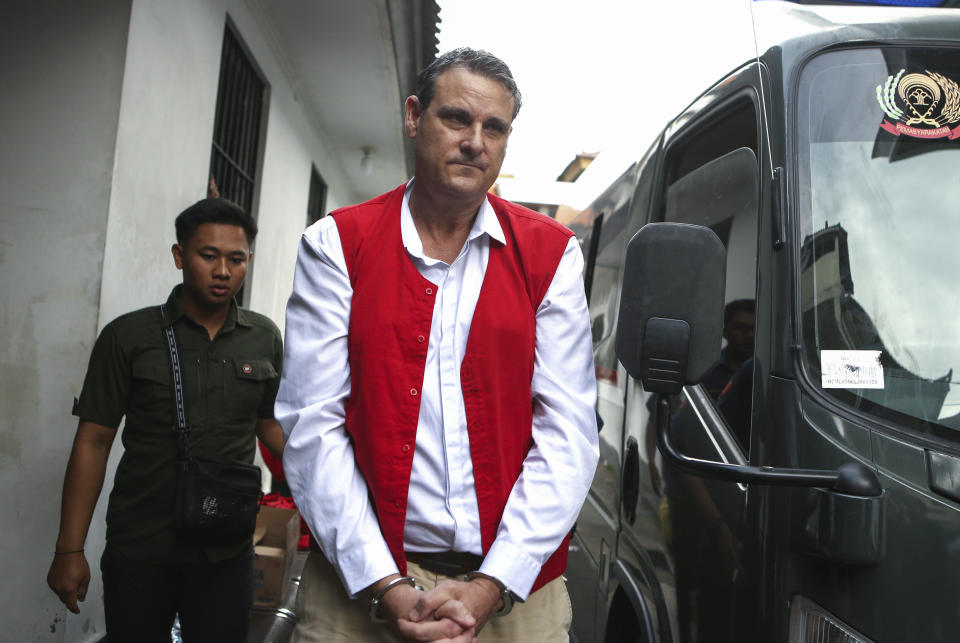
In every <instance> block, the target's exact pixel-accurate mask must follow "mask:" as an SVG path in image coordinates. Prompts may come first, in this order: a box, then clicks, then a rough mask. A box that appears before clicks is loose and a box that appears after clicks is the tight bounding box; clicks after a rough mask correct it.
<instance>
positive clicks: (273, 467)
mask: <svg viewBox="0 0 960 643" xmlns="http://www.w3.org/2000/svg"><path fill="white" fill-rule="evenodd" d="M257 446H258V447H260V455H261V456H262V457H263V463H264V464H265V465H267V469H269V470H270V475H272V476H273V479H274V480H276V481H277V482H284V481H286V479H287V477H286V476H285V475H283V462H281V461H280V458H278V457H277V456H275V455H273V454H272V453H270V449H268V448H267V445H265V444H264V443H263V442H261V441H260V440H257Z"/></svg>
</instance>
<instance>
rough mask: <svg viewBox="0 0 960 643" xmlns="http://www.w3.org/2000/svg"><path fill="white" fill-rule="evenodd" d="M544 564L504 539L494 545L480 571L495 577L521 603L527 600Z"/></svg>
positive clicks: (494, 542)
mask: <svg viewBox="0 0 960 643" xmlns="http://www.w3.org/2000/svg"><path fill="white" fill-rule="evenodd" d="M541 567H542V564H541V563H539V562H537V560H536V559H535V558H534V557H533V556H531V555H530V554H528V553H527V552H525V551H523V550H522V549H520V548H519V547H517V546H516V545H514V544H513V543H511V542H508V541H506V540H503V539H497V540H495V541H493V545H492V546H491V547H490V550H489V551H488V552H487V555H486V557H484V559H483V564H482V565H480V569H479V570H478V571H480V572H482V573H484V574H486V575H487V576H493V577H494V578H496V579H497V580H498V581H500V582H501V583H503V584H504V586H505V587H506V588H507V589H509V590H510V591H511V592H513V593H514V594H515V595H516V596H517V597H518V598H519V599H520V600H521V601H525V600H527V596H529V595H530V588H531V587H533V583H534V582H535V581H536V580H537V576H539V575H540V569H541Z"/></svg>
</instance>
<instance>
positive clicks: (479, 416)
mask: <svg viewBox="0 0 960 643" xmlns="http://www.w3.org/2000/svg"><path fill="white" fill-rule="evenodd" d="M404 188H405V186H400V187H398V188H397V189H395V190H393V191H391V192H388V193H386V194H383V195H380V196H379V197H376V198H375V199H373V200H371V201H368V202H366V203H363V204H360V205H355V206H350V207H347V208H343V209H340V210H337V211H335V212H333V213H332V216H333V217H334V218H335V219H336V222H337V230H338V231H339V233H340V240H341V242H342V244H343V251H344V257H345V259H346V263H347V270H348V272H349V275H350V283H351V285H352V286H353V301H352V305H351V311H350V329H349V338H348V350H349V354H350V386H351V388H350V398H349V399H348V401H347V404H346V430H347V432H348V433H349V434H350V436H351V438H352V439H353V446H354V451H355V453H356V458H357V465H358V466H359V468H360V471H361V473H363V476H364V478H365V479H366V482H367V486H368V487H369V489H370V491H371V493H372V495H373V500H374V505H375V507H376V511H377V516H378V518H379V521H380V529H381V531H382V532H383V537H384V539H385V540H386V542H387V545H388V547H389V548H390V552H391V554H393V558H394V560H395V561H396V563H397V567H399V569H400V573H401V574H406V569H407V561H406V558H405V557H404V553H403V530H404V521H405V517H406V507H407V490H408V487H409V485H410V471H411V468H412V466H413V451H414V446H415V443H416V436H417V419H418V417H419V415H420V388H421V385H422V384H423V373H424V368H425V364H426V359H427V344H428V343H429V337H430V326H431V321H432V319H433V305H434V298H435V296H436V286H435V285H434V284H433V283H431V282H430V281H427V280H426V279H424V278H423V277H422V276H421V275H420V273H419V272H418V271H417V269H416V267H415V266H414V264H413V262H412V261H411V259H410V257H409V256H408V255H407V251H406V249H405V248H404V246H403V238H402V235H401V232H400V208H401V205H402V202H403V194H404ZM489 199H490V202H491V204H492V205H493V210H494V212H496V215H497V219H498V220H499V222H500V225H501V227H502V228H503V232H504V236H505V238H506V240H507V243H506V245H501V244H500V243H499V242H498V241H495V240H493V239H491V240H490V256H489V260H488V263H487V270H486V274H485V276H484V280H483V285H482V286H481V289H480V296H479V299H478V300H477V307H476V310H475V312H474V315H473V321H472V322H471V327H470V337H469V338H468V339H467V348H466V352H465V354H464V357H463V364H462V365H461V369H460V382H461V387H462V390H463V398H464V404H465V407H466V419H467V432H468V435H469V438H470V455H471V460H472V461H473V468H474V479H475V483H476V490H477V504H478V507H479V512H480V537H481V544H482V548H483V553H484V554H486V553H487V551H488V550H489V549H490V546H491V545H492V544H493V541H494V539H495V538H496V535H497V528H498V526H499V524H500V519H501V516H502V515H503V509H504V506H505V505H506V502H507V497H508V496H509V495H510V491H511V490H512V489H513V486H514V484H515V483H516V481H517V478H518V477H519V476H520V472H521V470H522V468H523V460H524V458H525V457H526V454H527V451H528V450H529V449H530V447H531V445H532V443H533V442H532V439H531V422H532V415H533V413H532V404H531V399H530V379H531V377H532V376H533V363H534V346H535V342H536V312H537V308H538V307H539V305H540V302H541V301H542V299H543V297H544V295H545V294H546V292H547V289H548V288H549V286H550V283H551V281H552V280H553V275H554V273H555V272H556V269H557V265H558V264H559V262H560V258H561V256H562V255H563V251H564V248H565V247H566V245H567V243H568V241H569V239H570V237H571V236H572V233H571V232H570V230H568V229H567V228H565V227H564V226H562V225H560V224H559V223H557V222H555V221H554V220H553V219H550V218H549V217H546V216H543V215H541V214H538V213H536V212H533V211H531V210H528V209H526V208H523V207H520V206H517V205H514V204H512V203H510V202H508V201H505V200H503V199H500V198H497V197H494V196H492V195H491V196H489ZM566 564H567V538H565V539H564V541H563V543H561V545H560V547H559V549H557V551H556V552H554V553H553V555H552V556H551V557H550V558H549V560H547V562H546V563H545V564H544V565H543V568H542V569H541V572H540V576H539V577H538V578H537V580H536V582H535V583H534V585H533V589H534V590H536V589H538V588H539V587H541V586H542V585H543V584H544V583H546V582H548V581H551V580H553V579H554V578H556V577H557V576H559V575H560V574H561V573H563V571H564V569H565V568H566Z"/></svg>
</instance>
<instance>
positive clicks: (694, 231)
mask: <svg viewBox="0 0 960 643" xmlns="http://www.w3.org/2000/svg"><path fill="white" fill-rule="evenodd" d="M726 256H727V253H726V249H725V248H724V247H723V244H722V243H721V242H720V239H718V238H717V235H715V234H714V233H713V231H712V230H710V229H709V228H704V227H702V226H697V225H689V224H685V223H649V224H647V225H645V226H643V228H641V229H640V231H639V232H637V234H636V235H634V237H633V239H631V240H630V243H629V244H627V256H626V261H625V263H624V271H623V286H622V291H621V297H620V316H619V323H618V327H617V340H616V350H617V358H618V359H619V360H620V363H621V364H623V367H624V368H625V369H626V370H627V372H628V373H629V374H630V375H631V376H632V377H634V378H636V379H639V380H640V381H641V382H642V383H643V387H644V388H645V389H646V390H648V391H651V392H653V393H664V394H668V395H671V394H675V393H679V392H680V390H681V389H682V388H683V386H684V385H686V384H696V383H697V382H699V381H700V380H701V379H703V377H704V376H705V375H706V374H707V373H708V372H709V371H710V369H711V368H713V367H714V366H715V365H716V363H717V361H719V359H720V336H721V331H722V329H723V293H724V285H725V279H726Z"/></svg>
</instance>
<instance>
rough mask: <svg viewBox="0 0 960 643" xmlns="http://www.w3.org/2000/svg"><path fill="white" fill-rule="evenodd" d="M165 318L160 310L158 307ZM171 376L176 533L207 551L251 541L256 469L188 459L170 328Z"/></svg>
mask: <svg viewBox="0 0 960 643" xmlns="http://www.w3.org/2000/svg"><path fill="white" fill-rule="evenodd" d="M160 314H161V316H162V315H163V306H160ZM165 333H166V337H167V347H168V348H169V349H170V367H171V371H172V373H173V405H174V410H175V413H176V416H177V425H176V426H175V427H173V431H174V433H176V434H177V490H176V494H177V496H176V503H175V505H174V514H173V517H174V526H175V527H176V530H177V533H179V534H180V535H182V536H185V537H187V538H189V539H192V540H195V541H198V542H201V543H203V544H210V545H229V544H233V543H238V542H240V541H242V540H243V539H245V538H250V537H251V536H252V535H253V530H254V527H255V526H256V522H257V512H258V511H259V504H260V499H261V498H262V497H263V492H262V491H261V490H260V467H257V466H254V465H252V464H247V463H245V462H239V461H236V460H230V459H228V458H218V457H214V456H188V455H187V435H188V434H189V433H190V427H189V426H188V425H187V413H186V406H185V404H184V398H183V381H182V379H181V376H180V354H179V352H178V351H177V338H176V335H175V334H174V332H173V326H172V325H171V326H167V327H166V328H165Z"/></svg>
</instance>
